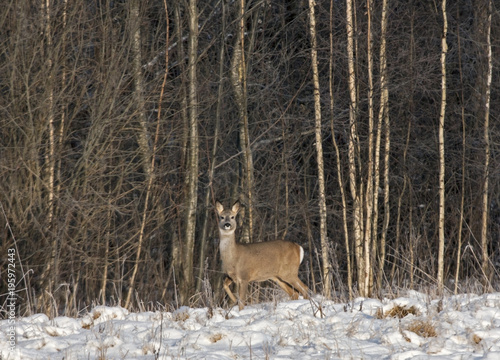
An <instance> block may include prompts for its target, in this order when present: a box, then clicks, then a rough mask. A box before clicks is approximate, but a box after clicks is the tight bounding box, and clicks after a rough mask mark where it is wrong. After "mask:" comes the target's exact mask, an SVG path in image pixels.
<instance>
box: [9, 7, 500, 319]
mask: <svg viewBox="0 0 500 360" xmlns="http://www.w3.org/2000/svg"><path fill="white" fill-rule="evenodd" d="M0 29H1V30H0V92H1V96H0V179H1V181H0V309H1V311H0V317H3V316H5V314H6V312H7V310H6V304H7V302H8V299H9V294H10V295H12V293H11V290H12V289H13V285H11V284H14V283H15V297H16V299H17V301H16V313H18V314H20V315H23V314H26V313H32V312H44V313H46V314H47V315H49V316H56V315H57V314H65V315H76V314H78V313H79V312H80V311H81V310H82V309H84V308H86V307H88V306H90V305H92V304H106V305H121V306H123V307H126V308H128V309H141V310H143V309H148V308H150V307H157V306H158V304H161V306H173V307H176V306H179V305H190V306H207V305H211V306H216V305H217V306H222V305H225V304H226V303H227V302H228V299H227V297H225V294H224V291H223V289H222V281H223V279H224V274H223V273H222V272H221V260H220V255H219V243H218V236H219V233H218V230H217V216H216V213H215V203H216V201H220V202H221V203H223V204H224V206H230V205H232V204H233V203H234V202H236V201H240V203H241V204H242V207H243V210H242V211H240V214H239V232H238V235H237V238H238V241H240V242H258V241H269V240H273V239H286V240H289V241H292V242H295V243H298V244H299V245H301V246H302V247H303V248H304V250H305V258H304V261H303V263H302V265H301V267H300V274H299V276H300V278H301V280H302V281H303V282H304V283H305V284H306V285H307V286H308V287H309V288H310V289H311V290H312V291H314V292H315V293H316V294H321V295H322V296H324V297H325V298H329V299H333V300H335V299H338V300H339V301H340V300H342V301H349V299H353V298H354V297H357V296H362V297H373V298H383V297H391V296H393V295H397V294H398V293H399V292H400V291H402V290H407V289H416V290H425V291H428V292H432V293H435V294H445V293H447V294H451V293H463V292H475V293H485V292H490V291H500V157H499V156H500V123H499V121H498V118H499V116H500V9H499V8H498V3H497V2H495V1H493V0H456V1H446V0H419V1H409V0H379V1H374V0H329V1H327V0H316V1H314V0H309V1H306V0H297V1H286V0H273V1H271V0H234V1H229V0H228V1H226V0H207V1H197V0H180V1H177V0H142V1H141V0H128V1H127V0H113V1H112V0H97V1H90V0H77V1H68V0H39V1H33V0H7V1H5V2H4V4H3V5H2V7H1V9H0ZM10 265H12V266H10ZM11 267H12V271H11ZM11 278H12V279H15V281H14V280H12V282H11V281H10V279H11ZM275 291H276V292H279V291H280V290H279V289H278V288H277V287H275V286H274V285H273V284H272V283H261V284H260V285H253V287H252V296H253V297H254V298H260V299H269V298H271V297H273V296H275V293H274V292H275Z"/></svg>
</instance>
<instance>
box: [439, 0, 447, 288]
mask: <svg viewBox="0 0 500 360" xmlns="http://www.w3.org/2000/svg"><path fill="white" fill-rule="evenodd" d="M441 12H442V15H443V34H442V37H441V111H440V113H439V129H438V146H439V211H438V213H439V219H438V241H439V248H438V273H437V283H438V289H439V292H440V293H442V291H443V287H444V222H445V218H444V216H445V213H444V209H445V183H444V175H445V158H444V119H445V115H446V53H447V52H448V45H447V44H446V35H447V33H448V19H447V17H446V0H442V3H441Z"/></svg>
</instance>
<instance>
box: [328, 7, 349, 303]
mask: <svg viewBox="0 0 500 360" xmlns="http://www.w3.org/2000/svg"><path fill="white" fill-rule="evenodd" d="M333 6H334V3H333V0H330V54H329V65H330V66H329V77H328V78H329V93H330V131H331V133H332V142H333V147H334V149H335V158H336V160H337V177H338V182H339V190H340V196H341V199H342V224H343V230H344V237H345V249H346V254H345V255H346V260H347V288H348V291H349V299H352V265H351V247H350V244H349V226H348V220H347V200H346V195H345V190H344V180H343V175H342V174H343V172H342V166H341V163H340V151H339V147H338V144H337V140H336V138H335V127H334V92H333V80H334V76H333V56H334V54H333Z"/></svg>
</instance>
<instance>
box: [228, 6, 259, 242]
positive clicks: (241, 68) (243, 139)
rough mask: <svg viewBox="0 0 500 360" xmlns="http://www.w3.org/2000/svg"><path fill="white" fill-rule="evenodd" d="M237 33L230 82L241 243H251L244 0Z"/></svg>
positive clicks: (250, 159)
mask: <svg viewBox="0 0 500 360" xmlns="http://www.w3.org/2000/svg"><path fill="white" fill-rule="evenodd" d="M239 10H240V11H239V16H240V18H239V20H240V21H239V32H238V36H237V37H236V40H235V45H234V51H233V58H232V60H231V81H232V86H233V90H234V93H235V98H236V105H237V107H238V111H239V118H240V132H239V136H240V147H241V152H242V155H243V162H242V163H243V176H242V189H243V194H242V195H243V198H244V202H246V205H247V206H246V215H247V216H248V217H247V221H248V223H247V224H245V225H244V227H243V233H242V241H243V242H251V241H252V237H253V235H252V233H253V178H254V176H253V158H252V150H251V148H250V133H249V128H248V114H247V83H246V76H247V74H246V71H247V70H246V64H245V28H246V26H245V19H246V16H245V0H240V2H239ZM246 225H248V226H246Z"/></svg>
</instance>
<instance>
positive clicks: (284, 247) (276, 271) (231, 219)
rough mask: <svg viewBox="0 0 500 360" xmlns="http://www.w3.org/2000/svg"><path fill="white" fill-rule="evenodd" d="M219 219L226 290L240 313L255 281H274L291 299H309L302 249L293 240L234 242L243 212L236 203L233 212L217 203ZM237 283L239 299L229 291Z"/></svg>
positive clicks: (232, 208)
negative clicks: (301, 276)
mask: <svg viewBox="0 0 500 360" xmlns="http://www.w3.org/2000/svg"><path fill="white" fill-rule="evenodd" d="M215 207H216V211H217V215H218V218H219V223H218V224H219V235H220V243H219V251H220V256H221V260H222V270H223V272H224V273H225V274H226V275H227V277H226V278H225V280H224V290H225V291H226V293H227V295H228V296H229V297H230V298H231V300H232V302H233V303H238V307H239V310H240V311H241V310H243V308H244V307H245V300H246V294H247V289H248V284H249V283H250V282H254V281H265V280H273V281H275V282H276V283H277V284H278V285H279V286H280V287H281V288H282V289H283V290H285V292H286V293H287V294H288V295H289V296H290V298H291V299H292V300H297V299H298V298H299V293H300V294H302V296H303V297H304V299H309V288H308V287H307V286H306V285H305V284H304V283H303V282H302V281H301V280H300V279H299V276H298V273H299V266H300V264H301V262H302V260H303V258H304V249H303V248H302V246H300V245H298V244H295V243H293V242H290V241H284V240H273V241H266V242H256V243H249V244H245V243H238V242H236V239H235V231H236V215H237V214H238V212H239V211H240V203H239V202H238V201H237V202H235V203H234V205H233V206H232V207H231V209H224V206H223V205H222V204H221V203H220V202H218V201H217V202H216V204H215ZM233 282H234V283H236V287H237V290H238V297H239V299H238V300H237V299H236V297H235V296H234V294H233V293H232V291H231V289H230V287H229V286H230V285H231V284H232V283H233Z"/></svg>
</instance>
